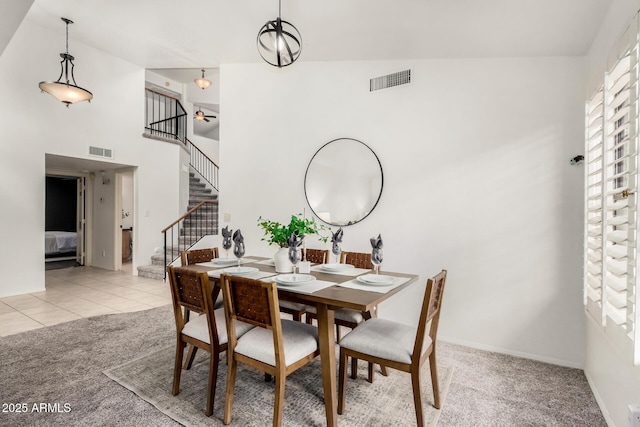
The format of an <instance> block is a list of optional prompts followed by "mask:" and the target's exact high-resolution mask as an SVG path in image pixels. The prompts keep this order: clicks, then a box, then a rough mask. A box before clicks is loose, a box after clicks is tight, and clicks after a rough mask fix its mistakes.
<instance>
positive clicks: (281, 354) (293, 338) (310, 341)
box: [220, 274, 321, 426]
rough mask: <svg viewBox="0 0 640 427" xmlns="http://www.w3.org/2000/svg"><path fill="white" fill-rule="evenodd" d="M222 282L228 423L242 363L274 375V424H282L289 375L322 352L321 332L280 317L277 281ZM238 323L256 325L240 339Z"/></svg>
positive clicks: (243, 279)
mask: <svg viewBox="0 0 640 427" xmlns="http://www.w3.org/2000/svg"><path fill="white" fill-rule="evenodd" d="M220 280H221V285H222V291H223V292H224V301H225V316H226V320H227V329H228V331H229V344H228V348H227V351H228V353H229V363H228V365H229V366H228V368H227V393H226V399H225V405H224V423H225V424H229V423H230V422H231V410H232V407H233V397H234V389H235V381H236V369H237V363H238V362H240V363H243V364H245V365H248V366H251V367H253V368H255V369H258V370H260V371H262V372H264V373H265V374H269V375H272V376H274V377H275V398H274V404H273V406H274V407H273V425H274V426H280V425H281V424H282V415H283V408H284V406H283V405H284V388H285V381H286V377H287V375H289V374H291V373H292V372H294V371H296V370H297V369H298V368H300V367H302V366H304V365H305V364H307V363H309V362H311V361H312V360H313V359H314V358H315V357H316V356H317V355H318V354H320V350H319V347H318V330H317V328H315V327H313V326H310V325H307V324H305V323H300V322H295V321H292V320H286V319H281V318H280V311H279V307H278V290H277V288H276V284H275V282H261V281H259V280H254V279H249V278H246V277H240V276H229V275H226V274H222V275H221V276H220ZM240 321H242V322H246V323H248V324H251V325H253V326H256V327H255V328H253V329H252V330H250V331H249V332H247V333H246V334H244V335H243V336H241V337H238V336H237V334H236V333H235V331H234V325H235V324H236V323H237V322H240ZM318 380H319V381H320V380H321V375H318Z"/></svg>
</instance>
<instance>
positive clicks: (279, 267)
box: [273, 248, 293, 273]
mask: <svg viewBox="0 0 640 427" xmlns="http://www.w3.org/2000/svg"><path fill="white" fill-rule="evenodd" d="M273 262H274V264H275V265H276V273H291V272H292V271H293V265H291V261H289V248H280V249H278V252H276V253H275V255H274V256H273Z"/></svg>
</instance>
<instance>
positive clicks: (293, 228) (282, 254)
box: [258, 214, 329, 273]
mask: <svg viewBox="0 0 640 427" xmlns="http://www.w3.org/2000/svg"><path fill="white" fill-rule="evenodd" d="M258 227H260V228H262V229H263V230H264V237H262V239H261V240H264V241H266V242H269V244H273V245H278V246H279V247H280V248H281V249H280V250H279V251H278V252H276V254H275V255H274V257H273V259H274V262H275V264H276V271H277V272H278V273H286V272H290V271H292V268H291V263H290V262H289V257H288V255H287V249H286V248H287V238H288V237H289V236H290V235H291V233H296V234H297V235H298V236H300V237H304V236H307V235H310V234H315V235H317V236H318V238H319V239H320V240H321V241H324V242H325V243H326V242H327V239H328V238H329V236H328V235H325V234H322V232H323V231H325V230H327V227H325V226H324V225H323V224H318V223H317V222H316V220H315V218H311V219H308V218H305V217H303V216H302V214H297V215H291V220H290V221H289V224H287V225H285V224H282V223H280V222H278V221H271V220H268V219H264V218H262V216H261V217H259V218H258ZM283 249H284V250H283Z"/></svg>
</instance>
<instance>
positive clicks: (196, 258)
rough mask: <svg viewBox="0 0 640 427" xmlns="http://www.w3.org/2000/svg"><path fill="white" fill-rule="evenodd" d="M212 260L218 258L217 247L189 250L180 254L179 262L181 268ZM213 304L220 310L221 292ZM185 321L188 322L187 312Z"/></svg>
mask: <svg viewBox="0 0 640 427" xmlns="http://www.w3.org/2000/svg"><path fill="white" fill-rule="evenodd" d="M214 258H220V255H219V254H218V248H217V247H214V248H206V249H191V250H189V251H182V252H180V262H181V264H182V265H183V266H185V265H193V264H197V263H199V262H209V261H211V260H213V259H214ZM214 304H215V308H222V292H221V293H220V294H219V295H218V297H217V298H216V301H215V302H214ZM187 320H189V313H188V312H187Z"/></svg>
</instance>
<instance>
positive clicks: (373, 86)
mask: <svg viewBox="0 0 640 427" xmlns="http://www.w3.org/2000/svg"><path fill="white" fill-rule="evenodd" d="M407 83H411V70H404V71H399V72H397V73H393V74H387V75H386V76H380V77H376V78H373V79H371V80H369V91H370V92H373V91H374V90H380V89H386V88H389V87H394V86H400V85H405V84H407Z"/></svg>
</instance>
